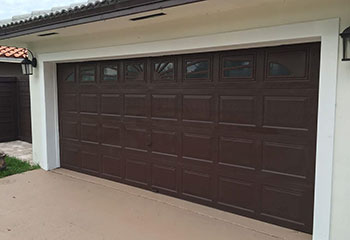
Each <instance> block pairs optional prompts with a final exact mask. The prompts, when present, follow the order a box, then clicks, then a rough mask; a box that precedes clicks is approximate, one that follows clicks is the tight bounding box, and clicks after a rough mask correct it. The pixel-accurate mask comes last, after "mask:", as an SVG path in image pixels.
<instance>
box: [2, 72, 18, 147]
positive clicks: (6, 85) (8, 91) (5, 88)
mask: <svg viewBox="0 0 350 240" xmlns="http://www.w3.org/2000/svg"><path fill="white" fill-rule="evenodd" d="M16 139H17V84H16V78H11V77H0V142H5V141H12V140H16Z"/></svg>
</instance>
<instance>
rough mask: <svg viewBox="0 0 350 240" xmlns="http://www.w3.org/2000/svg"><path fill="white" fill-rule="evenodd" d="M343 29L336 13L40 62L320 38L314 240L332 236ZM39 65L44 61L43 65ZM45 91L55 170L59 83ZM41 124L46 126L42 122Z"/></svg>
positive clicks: (45, 57) (50, 154)
mask: <svg viewBox="0 0 350 240" xmlns="http://www.w3.org/2000/svg"><path fill="white" fill-rule="evenodd" d="M338 34H339V19H338V18H336V19H328V20H321V21H313V22H306V23H298V24H290V25H283V26H275V27H267V28H259V29H251V30H244V31H237V32H226V33H220V34H214V35H206V36H197V37H190V38H181V39H172V40H164V41H157V42H147V43H139V44H131V45H122V46H113V47H105V48H95V49H84V50H75V51H69V52H56V53H45V54H40V55H39V59H40V61H41V63H43V62H46V63H49V62H50V63H58V62H69V61H71V62H72V61H85V60H92V59H94V60H99V59H112V58H114V59H117V58H130V57H141V56H157V55H166V54H175V53H176V54H179V53H189V52H191V53H193V52H203V51H213V50H226V49H238V48H249V47H262V46H274V45H280V44H291V43H301V42H310V41H321V68H320V89H319V109H318V131H317V150H316V151H317V152H316V180H315V207H314V231H313V240H329V239H330V222H331V195H332V172H333V170H332V169H333V150H334V127H335V103H336V82H337V66H338V41H339V35H338ZM40 66H43V64H41V65H40ZM50 68H51V67H50ZM45 72H46V71H45ZM53 72H54V73H56V71H55V70H53ZM52 74H53V73H51V75H50V77H49V79H45V82H46V81H56V78H55V77H52ZM45 78H46V75H45ZM45 91H46V94H45V96H46V98H47V99H45V101H44V103H45V104H46V105H45V106H46V107H45V108H46V110H48V108H52V107H54V110H53V111H50V112H51V114H52V116H46V114H47V112H45V121H48V120H49V119H51V120H53V118H54V121H52V122H53V123H52V122H51V123H49V125H50V126H53V129H54V130H52V129H49V128H47V126H44V127H46V129H44V130H45V131H46V133H47V135H46V137H47V139H45V141H47V140H48V139H50V138H55V141H54V142H55V143H54V146H46V147H47V149H51V152H50V151H49V152H47V153H46V154H47V155H46V157H47V158H46V159H47V160H46V159H45V161H48V162H49V164H46V165H45V166H50V167H49V169H52V168H54V167H59V155H58V153H59V149H58V140H59V139H58V138H59V134H58V109H57V86H56V85H52V86H51V88H45ZM40 127H41V128H42V126H40ZM53 131H54V132H53ZM46 143H47V142H46ZM50 143H51V142H50ZM34 144H35V141H34Z"/></svg>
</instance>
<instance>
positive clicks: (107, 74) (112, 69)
mask: <svg viewBox="0 0 350 240" xmlns="http://www.w3.org/2000/svg"><path fill="white" fill-rule="evenodd" d="M102 74H103V78H102V79H103V81H106V82H114V81H117V80H118V66H116V65H108V66H103V67H102Z"/></svg>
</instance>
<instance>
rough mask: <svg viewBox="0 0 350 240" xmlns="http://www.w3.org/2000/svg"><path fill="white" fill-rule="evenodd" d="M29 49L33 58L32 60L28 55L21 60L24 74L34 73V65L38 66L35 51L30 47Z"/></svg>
mask: <svg viewBox="0 0 350 240" xmlns="http://www.w3.org/2000/svg"><path fill="white" fill-rule="evenodd" d="M27 51H28V53H30V55H31V59H32V60H30V59H29V58H28V57H26V58H25V59H23V61H22V62H21V65H22V73H23V74H24V75H32V74H33V67H34V68H35V67H36V66H37V60H36V58H35V57H34V55H33V53H32V52H31V51H30V50H29V49H27Z"/></svg>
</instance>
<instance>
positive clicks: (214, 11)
mask: <svg viewBox="0 0 350 240" xmlns="http://www.w3.org/2000/svg"><path fill="white" fill-rule="evenodd" d="M220 1H221V2H225V1H223V0H220ZM215 2H216V3H215ZM226 4H227V6H225V7H222V6H220V4H218V3H217V1H212V0H211V1H209V2H208V3H205V4H204V5H203V6H201V7H198V9H197V8H196V9H194V8H193V9H191V7H190V6H188V7H187V8H186V9H187V10H186V11H184V10H183V9H182V10H179V11H176V10H175V9H174V10H171V11H172V13H174V14H175V13H176V17H174V18H173V19H171V18H170V19H169V20H156V19H154V20H152V21H151V22H149V23H148V24H147V23H139V24H135V25H132V26H130V25H128V24H129V23H127V22H125V24H119V23H118V22H117V21H115V20H113V21H108V22H105V23H104V24H105V27H100V26H103V25H100V23H96V24H92V25H90V27H88V26H85V27H75V28H72V29H66V30H64V31H65V33H66V34H67V36H66V37H63V34H62V36H60V35H57V36H56V37H55V38H52V39H48V40H41V41H38V40H33V39H27V40H26V38H18V39H15V40H13V42H14V43H16V45H19V44H28V46H29V47H30V48H31V49H32V50H34V52H35V53H36V54H37V56H38V58H39V66H38V68H37V69H36V71H35V75H33V77H32V78H31V103H32V119H33V121H32V123H33V148H34V149H33V151H34V159H35V160H36V161H38V162H40V164H41V166H42V167H43V168H44V169H52V168H54V167H58V166H59V161H58V156H59V151H58V147H57V146H58V142H57V139H58V138H57V134H58V131H57V111H56V110H57V95H56V93H57V92H56V82H55V79H56V78H55V73H56V71H55V62H64V61H77V60H88V59H103V58H105V57H110V58H121V57H123V58H126V57H131V56H144V55H145V56H146V55H149V54H150V53H152V55H158V54H166V53H172V52H173V51H179V52H188V51H194V50H196V51H203V49H211V50H213V49H228V48H242V47H249V46H265V45H271V44H272V45H274V44H278V43H279V41H281V42H282V43H293V42H299V41H308V40H316V39H315V38H310V39H301V38H303V37H305V35H298V34H300V33H301V32H303V31H295V32H288V26H285V25H286V24H292V23H293V24H294V23H303V22H309V21H317V20H323V19H330V18H338V19H339V21H340V26H338V27H340V28H339V29H340V30H341V31H342V30H344V29H345V28H346V27H347V26H350V0H318V1H317V0H308V1H305V0H303V1H302V0H271V1H262V3H256V5H253V6H244V7H242V8H237V6H235V1H226ZM198 6H199V5H198ZM242 6H243V5H242ZM169 11H170V10H169ZM169 15H171V14H169ZM121 21H122V20H121ZM123 23H124V22H123ZM107 26H112V27H113V26H115V27H113V30H111V29H110V28H108V27H107ZM270 26H280V27H281V28H280V29H281V30H280V31H279V30H276V28H274V30H273V32H274V34H270V33H269V31H268V30H267V29H263V30H261V31H259V30H258V31H256V30H254V29H262V28H264V27H270ZM310 26H312V25H310ZM80 28H84V30H81V34H80V35H78V36H74V32H77V31H79V29H80ZM86 29H91V32H88V31H86ZM249 29H252V31H251V32H249V31H245V30H249ZM339 29H338V28H337V27H335V28H334V29H333V31H331V34H330V35H331V36H330V37H331V38H337V39H338V40H339V43H341V42H340V38H339V37H338V33H339ZM235 31H242V32H239V33H241V34H235V33H234V32H235ZM313 31H316V29H304V32H310V33H311V32H313ZM243 32H244V34H243ZM276 33H278V34H276ZM213 34H217V35H213ZM208 35H212V37H209V38H206V39H207V40H206V41H204V40H203V39H202V41H198V38H196V37H198V36H208ZM276 36H279V38H280V39H276ZM188 37H192V38H188ZM269 37H271V38H269ZM277 38H278V37H277ZM181 39H182V40H181ZM286 39H288V40H286ZM323 40H324V39H323ZM6 42H7V43H11V40H8V41H6ZM11 45H14V44H11ZM191 49H192V50H191ZM324 49H325V48H323V50H324ZM326 49H328V48H326ZM338 52H339V58H338V62H337V63H338V65H337V68H338V69H337V76H338V77H337V82H336V83H337V85H336V86H337V89H336V115H335V116H336V117H335V138H334V143H335V145H334V152H327V149H328V148H327V146H326V147H325V148H324V149H322V150H324V151H325V152H323V154H322V155H325V156H326V155H327V156H331V157H332V155H333V153H334V155H333V156H334V157H333V163H332V164H333V172H330V170H331V169H332V166H330V168H328V172H327V171H325V172H320V174H323V175H322V176H320V179H327V178H328V177H329V178H332V181H329V182H325V183H323V182H320V184H319V185H318V187H319V188H320V192H322V191H321V190H322V188H325V189H328V186H327V184H332V186H333V188H332V196H331V203H332V204H331V217H330V226H325V225H327V224H328V225H329V223H327V222H325V223H322V224H323V225H322V224H320V225H319V226H317V227H318V228H327V227H328V229H330V233H329V235H328V234H327V231H323V232H322V231H321V230H324V229H316V233H317V234H318V233H320V235H314V239H315V240H316V239H317V240H318V239H320V240H326V239H332V240H343V239H344V240H345V239H349V236H350V208H349V207H348V206H347V204H348V203H349V202H350V187H349V186H348V183H349V182H350V174H349V173H350V149H349V146H350V145H349V144H350V126H349V124H348V119H349V118H350V110H349V109H350V94H349V93H350V62H341V61H340V59H341V53H342V48H341V44H340V48H339V51H338ZM322 54H324V53H322ZM323 67H325V68H327V67H331V66H326V65H324V66H323ZM329 81H332V80H331V79H330V80H329ZM325 83H327V80H325ZM322 101H323V102H322ZM327 101H329V103H330V104H331V105H332V104H333V105H334V103H333V102H332V101H331V100H328V99H320V103H321V104H322V106H324V105H326V106H327ZM322 106H321V107H322ZM328 107H330V108H331V107H332V106H328ZM329 132H332V129H329ZM324 138H332V134H330V135H326V136H324ZM328 167H329V166H328ZM329 189H331V188H329ZM327 197H330V196H329V194H328V196H322V195H319V196H318V198H320V199H321V200H320V201H321V202H322V198H327ZM326 200H327V199H325V201H326ZM320 208H323V205H322V206H320ZM320 212H322V209H321V210H320ZM318 214H319V212H317V213H315V216H321V217H323V215H322V214H321V215H318ZM315 221H318V222H322V221H323V219H319V218H316V220H315ZM321 232H322V233H321Z"/></svg>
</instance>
